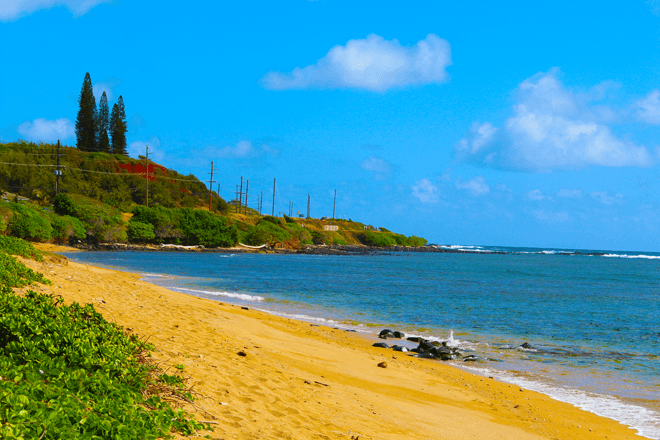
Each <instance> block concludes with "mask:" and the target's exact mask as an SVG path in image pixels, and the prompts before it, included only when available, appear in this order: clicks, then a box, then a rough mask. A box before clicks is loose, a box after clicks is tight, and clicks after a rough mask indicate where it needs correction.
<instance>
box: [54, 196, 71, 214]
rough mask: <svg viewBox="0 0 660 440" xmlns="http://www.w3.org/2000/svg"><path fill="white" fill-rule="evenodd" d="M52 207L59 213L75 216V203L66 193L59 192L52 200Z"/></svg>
mask: <svg viewBox="0 0 660 440" xmlns="http://www.w3.org/2000/svg"><path fill="white" fill-rule="evenodd" d="M53 208H55V212H56V213H57V214H59V215H69V216H72V217H76V204H75V202H74V200H73V198H71V196H69V195H68V194H64V193H60V194H58V195H57V196H55V200H53Z"/></svg>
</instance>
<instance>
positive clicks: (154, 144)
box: [128, 136, 165, 162]
mask: <svg viewBox="0 0 660 440" xmlns="http://www.w3.org/2000/svg"><path fill="white" fill-rule="evenodd" d="M147 145H148V146H149V159H153V160H155V161H157V162H160V161H162V160H163V159H164V158H165V152H164V151H163V150H161V149H160V139H158V136H154V137H152V138H151V139H150V140H148V141H134V142H131V143H130V144H129V145H128V154H129V156H131V157H138V156H144V155H146V153H147Z"/></svg>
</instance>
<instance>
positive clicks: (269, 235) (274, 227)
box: [243, 217, 293, 246]
mask: <svg viewBox="0 0 660 440" xmlns="http://www.w3.org/2000/svg"><path fill="white" fill-rule="evenodd" d="M271 218H274V217H271ZM280 224H281V223H280ZM292 238H293V237H292V236H291V234H290V233H289V232H288V231H287V230H286V229H284V228H282V227H281V226H279V225H278V224H275V223H273V222H272V221H271V220H264V219H261V220H260V221H259V223H258V224H257V225H256V226H253V227H252V228H251V229H250V230H249V231H248V232H247V233H246V234H245V235H244V236H243V239H244V240H245V242H246V243H245V244H248V245H250V246H260V245H262V244H267V245H269V246H272V245H273V244H275V243H282V242H284V241H287V240H291V239H292Z"/></svg>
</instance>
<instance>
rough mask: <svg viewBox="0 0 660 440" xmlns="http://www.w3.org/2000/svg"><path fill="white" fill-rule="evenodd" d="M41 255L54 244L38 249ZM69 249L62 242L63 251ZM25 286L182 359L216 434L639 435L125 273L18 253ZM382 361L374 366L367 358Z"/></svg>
mask: <svg viewBox="0 0 660 440" xmlns="http://www.w3.org/2000/svg"><path fill="white" fill-rule="evenodd" d="M41 248H42V249H44V250H50V251H58V250H60V251H61V250H63V248H57V247H54V246H42V247H41ZM67 250H69V249H67ZM22 261H23V262H24V263H25V264H27V265H28V266H29V267H31V268H33V269H34V270H38V271H40V272H42V273H44V274H45V275H46V277H47V278H49V279H50V280H52V281H53V285H52V286H38V287H36V288H34V290H37V291H41V292H48V293H54V294H57V295H61V296H62V297H63V298H64V299H65V302H67V303H70V302H74V301H77V302H79V303H93V304H94V305H95V307H96V308H97V310H99V311H100V312H101V313H102V314H103V315H104V316H105V317H106V319H108V320H109V321H113V322H116V323H118V324H119V325H121V326H123V327H125V328H126V329H127V330H128V331H130V332H133V333H135V334H137V335H139V336H140V337H141V338H143V339H148V340H149V342H151V343H153V344H154V345H155V347H156V350H157V351H156V352H155V353H154V357H155V358H156V359H157V360H158V361H159V362H162V363H163V365H165V366H169V367H170V368H171V371H177V370H175V369H174V367H173V366H174V365H185V368H184V376H186V377H189V378H190V382H189V383H190V384H191V385H193V386H194V388H195V390H196V391H197V392H198V393H199V394H200V395H201V396H202V397H201V398H200V399H199V400H198V401H197V404H196V407H190V406H189V407H187V408H186V409H187V410H188V411H190V412H192V413H194V414H195V415H196V418H197V419H198V420H205V421H212V422H213V423H214V424H213V426H214V427H215V431H214V432H210V433H209V432H200V433H199V435H206V434H210V435H211V437H212V438H216V439H358V438H359V439H361V440H367V439H562V440H563V439H604V438H609V439H628V438H630V439H633V438H635V439H639V438H640V437H639V436H636V435H635V431H633V430H632V429H629V428H628V427H626V426H623V425H621V424H619V423H618V422H615V421H613V420H610V419H606V418H603V417H599V416H596V415H594V414H591V413H588V412H586V411H583V410H580V409H577V408H575V407H573V406H572V405H569V404H565V403H562V402H558V401H556V400H553V399H551V398H549V397H547V396H545V395H542V394H538V393H535V392H532V391H528V390H523V389H520V388H519V387H517V386H515V385H509V384H506V383H501V382H497V381H495V380H492V379H489V378H487V377H481V376H477V375H474V374H471V373H468V372H464V371H462V370H460V369H458V368H455V367H452V366H449V365H445V364H442V363H441V362H438V361H430V360H424V359H417V358H413V357H410V356H407V355H406V354H405V353H394V352H392V351H390V350H383V349H378V348H373V347H371V344H372V343H373V341H372V340H371V339H369V338H368V337H365V336H362V335H359V334H355V333H348V332H345V331H343V330H337V329H333V328H330V327H323V326H312V325H310V324H309V323H307V322H302V321H296V320H291V319H286V318H281V317H278V316H274V315H270V314H267V313H263V312H259V311H256V310H246V309H244V308H241V307H239V306H234V305H228V304H223V303H221V302H217V301H212V300H207V299H200V298H196V297H192V296H188V295H185V294H182V293H178V292H173V291H170V290H167V289H165V288H162V287H158V286H155V285H152V284H149V283H145V282H142V281H140V277H139V276H138V275H135V274H130V273H124V272H119V271H113V270H107V269H102V268H97V267H93V266H86V265H81V264H77V263H73V262H68V261H66V260H64V259H62V260H58V259H53V258H51V259H47V261H46V262H44V263H38V262H34V261H31V260H22ZM382 363H385V364H386V366H385V368H383V367H380V366H379V364H382Z"/></svg>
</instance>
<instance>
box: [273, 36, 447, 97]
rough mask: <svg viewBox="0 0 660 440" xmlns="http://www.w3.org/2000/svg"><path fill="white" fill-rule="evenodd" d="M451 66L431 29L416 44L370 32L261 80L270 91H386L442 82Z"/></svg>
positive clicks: (445, 46) (445, 43)
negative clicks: (310, 61)
mask: <svg viewBox="0 0 660 440" xmlns="http://www.w3.org/2000/svg"><path fill="white" fill-rule="evenodd" d="M450 65H451V47H450V45H449V43H448V42H447V41H446V40H443V39H442V38H440V37H438V36H437V35H435V34H429V35H428V36H427V37H426V38H425V39H424V40H421V41H418V42H417V44H415V45H414V46H402V45H401V43H399V41H398V40H396V39H394V40H391V41H389V40H385V39H384V38H383V37H381V36H378V35H375V34H371V35H369V36H367V38H365V39H362V40H349V41H348V42H347V43H346V45H345V46H335V47H333V48H332V49H330V51H329V52H328V53H327V54H326V55H325V56H324V57H323V58H321V59H320V60H318V61H317V63H316V64H312V65H310V66H307V67H303V68H300V67H296V68H295V69H294V70H293V72H291V73H280V72H269V73H268V74H266V75H265V76H264V77H263V78H262V85H263V86H264V87H265V88H267V89H271V90H287V89H319V88H320V89H325V88H337V89H343V88H348V89H366V90H371V91H377V92H384V91H386V90H389V89H392V88H395V87H404V86H409V85H421V84H432V83H442V82H444V81H446V80H447V77H448V75H447V72H446V70H445V69H446V68H447V67H448V66H450Z"/></svg>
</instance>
